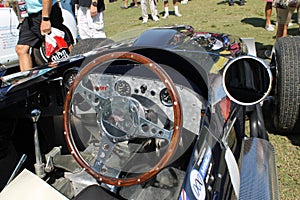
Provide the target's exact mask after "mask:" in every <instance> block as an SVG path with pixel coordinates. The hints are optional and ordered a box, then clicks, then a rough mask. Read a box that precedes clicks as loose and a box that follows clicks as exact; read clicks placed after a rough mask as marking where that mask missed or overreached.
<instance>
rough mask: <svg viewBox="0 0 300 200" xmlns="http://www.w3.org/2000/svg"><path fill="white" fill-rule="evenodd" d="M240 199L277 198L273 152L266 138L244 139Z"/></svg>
mask: <svg viewBox="0 0 300 200" xmlns="http://www.w3.org/2000/svg"><path fill="white" fill-rule="evenodd" d="M243 144H244V151H243V154H244V155H243V158H242V165H241V186H240V199H245V200H249V199H279V191H278V184H277V175H276V165H275V152H274V148H273V146H272V145H271V143H269V142H268V141H267V140H264V139H259V138H249V139H246V140H244V142H243Z"/></svg>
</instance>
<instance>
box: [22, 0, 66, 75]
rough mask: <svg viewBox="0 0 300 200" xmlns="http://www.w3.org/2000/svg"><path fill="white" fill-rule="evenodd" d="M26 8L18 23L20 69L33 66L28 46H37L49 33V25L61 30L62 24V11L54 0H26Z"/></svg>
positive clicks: (23, 69)
mask: <svg viewBox="0 0 300 200" xmlns="http://www.w3.org/2000/svg"><path fill="white" fill-rule="evenodd" d="M26 8H27V11H26V10H23V11H22V15H21V16H22V18H23V19H22V20H23V21H22V23H20V32H19V40H18V43H17V46H16V53H17V54H18V58H19V65H20V71H25V70H30V69H31V68H32V67H33V66H32V60H31V55H30V48H31V47H39V46H40V45H41V44H42V42H43V41H44V36H45V35H46V34H49V33H51V27H55V28H58V29H61V30H62V26H63V24H62V23H63V17H62V12H61V9H60V7H59V5H58V4H57V3H56V0H26V7H25V9H26ZM27 13H28V14H27Z"/></svg>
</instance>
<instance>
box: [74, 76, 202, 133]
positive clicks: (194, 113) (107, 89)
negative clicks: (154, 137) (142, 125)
mask: <svg viewBox="0 0 300 200" xmlns="http://www.w3.org/2000/svg"><path fill="white" fill-rule="evenodd" d="M85 81H86V82H89V83H88V85H89V87H90V88H91V89H92V90H93V92H94V93H97V95H99V96H101V97H103V98H111V97H115V96H127V97H130V98H133V99H136V100H137V101H138V102H139V103H140V104H141V105H142V107H143V110H144V112H145V113H146V115H147V116H146V118H150V120H151V121H153V122H155V123H157V124H158V125H160V126H163V127H166V126H167V123H170V121H171V122H172V121H173V118H174V113H173V107H172V101H171V97H170V95H169V93H168V90H167V88H166V87H165V85H164V84H163V83H162V82H161V81H160V80H159V79H154V78H145V77H139V76H126V75H116V74H100V73H91V74H89V76H88V80H85ZM175 86H176V88H177V91H178V93H179V96H180V98H181V105H182V111H183V127H184V128H185V129H187V130H189V131H191V132H193V133H195V134H198V132H199V128H200V123H201V110H202V108H203V107H204V100H203V98H202V97H201V96H200V95H199V94H197V93H195V92H194V91H193V90H191V89H189V88H187V87H184V86H182V85H176V84H175ZM93 112H95V111H94V110H93V109H91V108H90V109H89V110H88V111H86V109H82V108H80V107H78V108H77V110H76V113H77V114H80V113H82V114H87V113H93Z"/></svg>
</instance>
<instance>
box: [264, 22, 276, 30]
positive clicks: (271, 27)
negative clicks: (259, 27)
mask: <svg viewBox="0 0 300 200" xmlns="http://www.w3.org/2000/svg"><path fill="white" fill-rule="evenodd" d="M265 29H266V30H267V31H275V28H274V26H273V25H272V24H271V25H266V26H265Z"/></svg>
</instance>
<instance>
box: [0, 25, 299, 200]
mask: <svg viewBox="0 0 300 200" xmlns="http://www.w3.org/2000/svg"><path fill="white" fill-rule="evenodd" d="M131 33H134V34H136V35H135V36H134V35H133V34H131ZM124 35H125V36H127V38H124V37H123V36H124ZM299 41H300V40H299V37H293V38H282V39H281V40H278V43H276V45H275V51H274V56H273V59H272V61H271V63H268V62H266V61H265V60H263V59H260V58H258V57H257V56H256V51H255V45H254V40H253V39H251V38H238V37H233V36H231V35H227V34H217V33H209V32H201V31H195V30H194V29H193V28H192V27H191V26H187V25H182V26H171V27H158V28H151V29H149V30H143V31H137V30H135V31H133V32H130V33H129V32H126V33H125V34H118V35H117V36H116V37H112V38H110V39H91V40H90V39H88V40H82V41H79V42H78V43H77V45H76V46H75V47H74V49H73V51H72V54H73V55H72V56H71V57H70V58H69V59H66V60H63V61H60V62H53V63H50V64H48V65H45V66H40V67H37V68H34V69H32V70H30V71H25V72H18V73H14V74H6V73H7V72H5V69H3V70H2V73H3V76H2V77H1V90H0V112H1V115H0V117H1V120H0V123H1V124H0V125H1V132H0V162H1V165H0V171H1V173H0V176H1V177H0V181H1V185H0V186H1V190H2V192H1V193H0V199H31V200H32V199H77V200H79V199H93V198H95V199H96V198H98V199H143V200H144V199H149V200H150V199H151V200H153V199H159V200H161V199H180V200H184V199H190V200H192V199H197V200H198V199H279V192H278V185H277V175H276V163H275V153H274V148H273V146H272V145H271V143H270V142H269V140H268V131H267V129H266V127H265V120H264V118H266V117H268V125H269V127H272V128H273V129H274V130H275V131H286V132H293V131H294V128H295V126H296V125H295V124H297V120H298V118H299V117H298V115H297V114H298V111H299V89H298V90H297V91H295V90H294V89H291V90H292V91H290V89H288V87H291V88H292V86H290V85H292V84H295V85H296V84H298V87H299V79H298V80H289V79H291V78H292V76H293V77H297V76H296V75H297V74H299V57H298V56H297V55H299V47H298V46H299V45H296V44H299ZM289 52H293V53H294V54H291V53H289ZM288 53H289V54H288ZM286 60H289V63H291V64H295V65H294V66H292V65H291V66H289V63H288V62H287V61H286ZM285 72H289V73H288V75H286V74H285ZM291 72H295V75H294V74H293V73H291ZM292 81H293V82H294V83H293V82H292ZM288 83H289V84H290V85H289V84H288ZM285 92H291V93H290V94H287V95H286V94H285ZM292 92H298V94H297V93H292ZM293 95H296V96H293ZM293 97H298V99H293V101H294V102H293V103H291V102H290V101H291V100H289V99H287V98H290V99H292V98H293ZM271 110H273V111H274V110H276V112H273V111H272V112H271ZM293 114H295V115H293ZM287 115H288V116H287ZM286 118H287V119H288V120H286ZM291 119H293V120H294V122H293V121H291ZM274 122H276V123H274ZM277 122H278V123H277ZM50 186H51V187H50ZM16 191H18V192H16Z"/></svg>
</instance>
